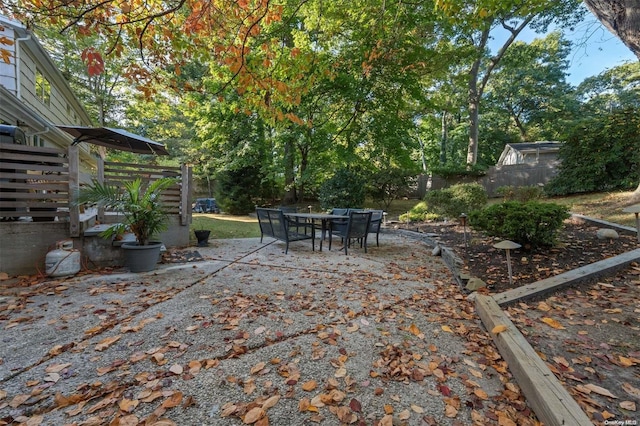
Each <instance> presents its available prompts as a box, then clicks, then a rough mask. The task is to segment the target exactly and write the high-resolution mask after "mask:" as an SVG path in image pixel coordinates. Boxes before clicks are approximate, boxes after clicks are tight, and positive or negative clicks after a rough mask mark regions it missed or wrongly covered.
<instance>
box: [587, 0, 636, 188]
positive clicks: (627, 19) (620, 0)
mask: <svg viewBox="0 0 640 426" xmlns="http://www.w3.org/2000/svg"><path fill="white" fill-rule="evenodd" d="M584 2H585V4H586V5H587V7H588V8H589V10H590V11H591V12H592V13H593V14H594V15H595V16H596V18H598V20H599V21H600V22H602V25H604V26H605V27H606V28H607V29H608V30H609V31H611V32H612V33H613V34H614V35H616V36H617V37H618V38H619V39H620V40H622V42H623V43H624V45H625V46H627V47H628V48H629V49H630V50H631V52H633V54H634V55H636V57H637V58H638V59H640V31H638V28H640V0H585V1H584ZM631 199H632V201H640V184H638V187H637V188H636V190H635V191H634V192H633V195H632V196H631Z"/></svg>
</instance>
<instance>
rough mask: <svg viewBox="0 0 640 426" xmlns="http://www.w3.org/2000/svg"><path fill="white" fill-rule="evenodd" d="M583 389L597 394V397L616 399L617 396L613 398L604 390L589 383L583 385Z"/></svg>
mask: <svg viewBox="0 0 640 426" xmlns="http://www.w3.org/2000/svg"><path fill="white" fill-rule="evenodd" d="M584 387H585V388H587V389H589V390H590V391H591V392H595V393H597V394H598V395H602V396H608V397H609V398H618V397H617V396H615V395H614V394H612V393H611V392H609V391H608V390H606V389H605V388H603V387H600V386H597V385H594V384H592V383H589V384H588V385H584Z"/></svg>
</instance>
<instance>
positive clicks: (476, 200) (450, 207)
mask: <svg viewBox="0 0 640 426" xmlns="http://www.w3.org/2000/svg"><path fill="white" fill-rule="evenodd" d="M487 200H488V196H487V191H485V189H484V188H483V187H482V185H480V184H478V183H459V184H457V185H453V186H451V187H449V188H445V189H436V190H433V191H429V192H427V195H425V197H424V201H425V202H426V203H427V210H428V211H429V212H430V213H434V214H436V215H438V216H441V217H447V218H450V219H456V218H458V217H459V216H460V214H462V213H468V212H470V211H472V210H477V209H480V208H482V207H484V205H485V204H487Z"/></svg>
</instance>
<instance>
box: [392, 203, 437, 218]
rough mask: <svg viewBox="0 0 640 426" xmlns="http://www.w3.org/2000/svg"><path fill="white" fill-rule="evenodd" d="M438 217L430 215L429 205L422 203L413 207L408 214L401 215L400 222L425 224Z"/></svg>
mask: <svg viewBox="0 0 640 426" xmlns="http://www.w3.org/2000/svg"><path fill="white" fill-rule="evenodd" d="M437 218H438V215H436V214H434V213H429V211H428V209H427V203H425V202H424V201H420V202H419V203H418V204H416V205H415V206H413V207H412V208H411V210H409V211H408V212H407V213H404V214H401V215H400V217H399V220H400V222H424V221H426V220H433V219H437Z"/></svg>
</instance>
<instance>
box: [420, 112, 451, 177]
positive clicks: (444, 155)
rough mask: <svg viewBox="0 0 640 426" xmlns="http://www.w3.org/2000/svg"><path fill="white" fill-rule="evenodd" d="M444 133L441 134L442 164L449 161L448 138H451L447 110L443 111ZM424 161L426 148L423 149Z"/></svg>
mask: <svg viewBox="0 0 640 426" xmlns="http://www.w3.org/2000/svg"><path fill="white" fill-rule="evenodd" d="M441 124H442V130H441V131H442V134H441V135H440V164H442V165H444V164H446V162H447V140H448V139H449V126H447V111H442V123H441ZM422 161H423V163H424V150H423V160H422Z"/></svg>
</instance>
